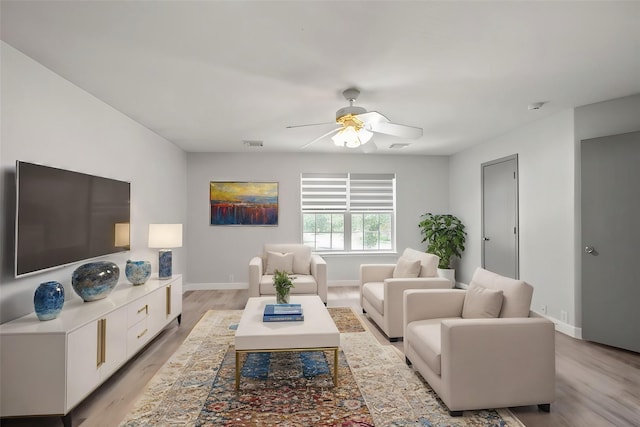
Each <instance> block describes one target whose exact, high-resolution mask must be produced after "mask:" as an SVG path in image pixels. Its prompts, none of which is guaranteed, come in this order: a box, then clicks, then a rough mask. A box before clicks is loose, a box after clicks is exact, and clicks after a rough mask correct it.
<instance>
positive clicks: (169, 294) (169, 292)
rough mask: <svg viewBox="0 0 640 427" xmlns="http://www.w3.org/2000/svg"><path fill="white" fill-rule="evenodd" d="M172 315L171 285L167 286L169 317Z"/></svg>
mask: <svg viewBox="0 0 640 427" xmlns="http://www.w3.org/2000/svg"><path fill="white" fill-rule="evenodd" d="M170 315H171V285H168V286H167V317H169V316H170Z"/></svg>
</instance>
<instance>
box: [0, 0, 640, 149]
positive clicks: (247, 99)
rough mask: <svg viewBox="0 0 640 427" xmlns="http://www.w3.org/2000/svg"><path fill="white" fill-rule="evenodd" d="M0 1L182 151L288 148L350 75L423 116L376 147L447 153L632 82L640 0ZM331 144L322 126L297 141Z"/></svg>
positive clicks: (389, 106)
mask: <svg viewBox="0 0 640 427" xmlns="http://www.w3.org/2000/svg"><path fill="white" fill-rule="evenodd" d="M0 7H1V10H0V14H1V35H2V40H4V41H5V42H7V43H8V44H10V45H11V46H13V47H15V48H17V49H19V50H20V51H22V52H23V53H25V54H26V55H28V56H30V57H32V58H34V59H35V60H36V61H38V62H40V63H42V64H44V65H45V66H46V67H48V68H49V69H51V70H53V71H54V72H56V73H58V74H59V75H61V76H63V77H64V78H66V79H68V80H69V81H71V82H73V83H74V84H76V85H77V86H79V87H81V88H83V89H84V90H86V91H88V92H89V93H92V94H93V95H95V96H96V97H98V98H100V99H101V100H103V101H105V102H106V103H108V104H110V105H111V106H113V107H114V108H116V109H117V110H119V111H121V112H123V113H124V114H126V115H128V116H130V117H131V118H133V119H134V120H136V121H138V122H140V123H142V124H143V125H144V126H146V127H148V128H149V129H152V130H153V131H155V132H157V133H158V134H160V135H162V136H164V137H165V138H167V139H169V140H171V141H173V142H174V143H175V144H176V145H178V146H180V147H182V148H183V149H184V150H186V151H190V152H233V151H240V152H243V151H255V150H263V151H296V152H297V151H300V147H301V146H302V145H304V144H305V143H307V142H309V141H311V140H313V139H314V138H316V137H317V136H319V135H321V134H323V133H325V132H327V131H329V130H331V129H332V128H333V127H334V125H333V124H328V125H322V126H314V127H306V128H295V129H287V128H286V126H288V125H298V124H305V123H322V122H331V121H332V120H334V118H335V111H336V110H337V109H339V108H341V107H344V106H346V105H348V103H347V101H346V100H345V99H344V98H343V97H342V94H341V92H342V90H343V89H345V88H347V87H350V86H355V87H357V88H359V89H360V90H361V92H362V93H361V94H360V97H359V98H358V100H357V102H356V105H359V106H362V107H364V108H366V109H367V110H369V111H372V110H374V111H379V112H381V113H383V114H384V115H386V116H387V117H388V118H389V119H390V120H391V121H392V122H395V123H400V124H406V125H411V126H417V127H422V128H424V136H423V137H422V138H421V139H418V140H402V139H400V138H394V137H389V136H384V135H380V134H377V135H375V136H374V139H373V140H374V141H375V143H376V145H377V146H378V151H377V153H382V154H384V153H393V154H434V155H447V154H451V153H455V152H458V151H460V150H462V149H464V148H466V147H468V146H471V145H473V144H477V143H479V142H482V141H484V140H487V139H489V138H492V137H495V136H498V135H501V134H504V133H505V132H508V131H509V130H511V129H514V128H517V127H519V126H522V125H524V124H526V123H528V122H531V121H534V120H538V119H540V118H542V117H545V116H548V115H550V114H554V113H556V112H558V111H560V110H564V109H567V108H571V107H576V106H581V105H586V104H591V103H594V102H598V101H603V100H607V99H613V98H618V97H622V96H626V95H631V94H636V93H640V1H627V2H612V1H605V2H576V1H567V2H560V1H556V2H535V1H533V2H526V1H525V2H522V1H517V2H516V1H513V2H462V1H444V2H435V1H422V2H420V1H412V2H400V1H283V2H274V1H177V0H176V1H162V2H161V1H5V0H2V3H1V6H0ZM537 101H544V102H546V104H545V106H544V107H543V108H542V109H540V110H537V111H528V109H527V106H528V104H530V103H533V102H537ZM639 117H640V115H639ZM243 140H259V141H263V142H264V147H263V148H262V149H255V148H254V149H250V148H247V147H245V146H244V145H243V143H242V141H243ZM407 142H409V143H411V145H410V146H409V147H406V148H402V149H389V148H388V147H389V146H390V145H391V144H393V143H407ZM336 150H338V148H335V147H332V144H331V140H330V139H329V138H326V139H325V140H322V141H320V142H318V143H315V144H314V145H312V146H311V147H309V148H308V149H306V150H304V151H308V152H319V151H329V152H332V151H336ZM342 150H345V149H342Z"/></svg>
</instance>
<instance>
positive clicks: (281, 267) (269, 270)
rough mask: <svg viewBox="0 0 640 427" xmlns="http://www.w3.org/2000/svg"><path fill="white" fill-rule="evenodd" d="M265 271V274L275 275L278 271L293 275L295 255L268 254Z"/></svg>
mask: <svg viewBox="0 0 640 427" xmlns="http://www.w3.org/2000/svg"><path fill="white" fill-rule="evenodd" d="M265 270H266V271H265V274H274V273H275V272H276V270H278V271H283V272H285V273H289V274H293V253H292V252H288V253H286V254H282V253H279V252H271V251H269V252H267V267H266V269H265Z"/></svg>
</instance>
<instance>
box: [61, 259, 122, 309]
mask: <svg viewBox="0 0 640 427" xmlns="http://www.w3.org/2000/svg"><path fill="white" fill-rule="evenodd" d="M119 278H120V268H118V266H117V265H116V264H114V263H113V262H110V261H96V262H90V263H87V264H83V265H81V266H80V267H78V268H76V269H75V271H74V272H73V275H72V276H71V285H72V286H73V290H74V291H76V293H77V294H78V295H80V297H81V298H82V299H83V300H84V301H85V302H88V301H96V300H99V299H102V298H106V297H107V295H109V293H111V291H112V290H113V288H115V287H116V285H117V284H118V279H119Z"/></svg>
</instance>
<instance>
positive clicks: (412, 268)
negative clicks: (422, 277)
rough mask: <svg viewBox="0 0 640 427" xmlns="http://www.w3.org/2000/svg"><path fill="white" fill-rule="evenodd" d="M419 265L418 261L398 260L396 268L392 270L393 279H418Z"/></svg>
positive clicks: (401, 258)
mask: <svg viewBox="0 0 640 427" xmlns="http://www.w3.org/2000/svg"><path fill="white" fill-rule="evenodd" d="M420 269H421V264H420V260H419V259H416V260H410V259H407V258H403V257H400V258H398V263H397V264H396V268H394V269H393V277H395V278H398V277H400V278H410V277H418V275H419V274H420Z"/></svg>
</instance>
